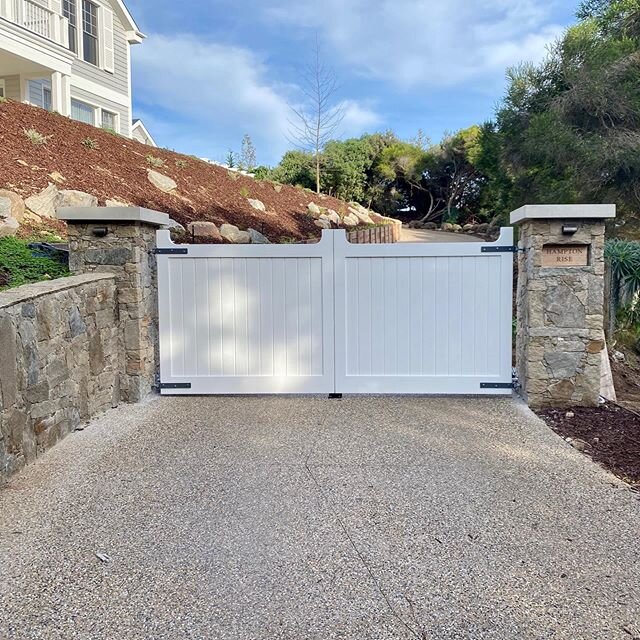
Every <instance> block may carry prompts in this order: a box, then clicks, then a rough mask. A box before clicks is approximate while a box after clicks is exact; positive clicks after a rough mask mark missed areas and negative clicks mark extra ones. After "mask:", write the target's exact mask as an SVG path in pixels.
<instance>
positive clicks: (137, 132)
mask: <svg viewBox="0 0 640 640" xmlns="http://www.w3.org/2000/svg"><path fill="white" fill-rule="evenodd" d="M131 137H132V138H133V139H134V140H137V141H138V142H142V143H143V144H148V145H149V146H150V147H157V146H158V145H157V144H156V141H155V140H154V139H153V137H152V136H151V134H150V133H149V132H148V131H147V127H145V126H144V123H143V122H142V120H140V119H139V118H136V119H134V121H133V124H132V126H131Z"/></svg>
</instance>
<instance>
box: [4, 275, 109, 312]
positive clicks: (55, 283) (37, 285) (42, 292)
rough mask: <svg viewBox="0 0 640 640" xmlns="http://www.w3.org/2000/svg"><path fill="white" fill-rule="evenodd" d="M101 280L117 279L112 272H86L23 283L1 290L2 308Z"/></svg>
mask: <svg viewBox="0 0 640 640" xmlns="http://www.w3.org/2000/svg"><path fill="white" fill-rule="evenodd" d="M100 280H115V275H114V274H112V273H86V274H82V275H79V276H69V277H67V278H56V279H55V280H45V281H43V282H34V283H33V284H23V285H22V286H20V287H15V288H14V289H8V290H7V291H2V292H0V309H6V308H7V307H12V306H14V305H16V304H21V303H22V302H27V301H29V300H34V299H35V298H40V297H42V296H46V295H50V294H52V293H57V292H58V291H66V290H67V289H73V288H75V287H79V286H82V285H83V284H90V283H92V282H98V281H100Z"/></svg>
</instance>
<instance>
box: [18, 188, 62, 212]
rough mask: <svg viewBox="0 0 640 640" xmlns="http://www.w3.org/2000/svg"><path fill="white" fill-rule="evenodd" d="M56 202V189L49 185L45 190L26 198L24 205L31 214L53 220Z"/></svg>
mask: <svg viewBox="0 0 640 640" xmlns="http://www.w3.org/2000/svg"><path fill="white" fill-rule="evenodd" d="M57 200H58V187H56V185H55V184H52V183H49V186H48V187H47V188H46V189H43V190H42V191H41V192H40V193H36V195H34V196H31V197H30V198H27V199H26V200H25V201H24V204H25V206H26V208H27V209H29V211H33V213H35V214H36V215H38V216H40V217H41V218H55V217H56V203H57Z"/></svg>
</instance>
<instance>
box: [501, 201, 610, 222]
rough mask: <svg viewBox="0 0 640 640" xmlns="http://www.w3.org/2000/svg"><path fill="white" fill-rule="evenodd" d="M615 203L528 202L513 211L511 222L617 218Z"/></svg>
mask: <svg viewBox="0 0 640 640" xmlns="http://www.w3.org/2000/svg"><path fill="white" fill-rule="evenodd" d="M615 217H616V205H615V204H527V205H525V206H524V207H520V208H519V209H516V210H515V211H512V212H511V224H517V223H519V222H524V221H525V220H570V219H591V218H599V219H604V218H615Z"/></svg>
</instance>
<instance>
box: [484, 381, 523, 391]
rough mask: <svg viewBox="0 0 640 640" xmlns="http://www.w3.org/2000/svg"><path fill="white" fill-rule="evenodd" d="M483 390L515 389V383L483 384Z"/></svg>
mask: <svg viewBox="0 0 640 640" xmlns="http://www.w3.org/2000/svg"><path fill="white" fill-rule="evenodd" d="M480 388H481V389H515V384H514V383H513V382H481V383H480Z"/></svg>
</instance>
